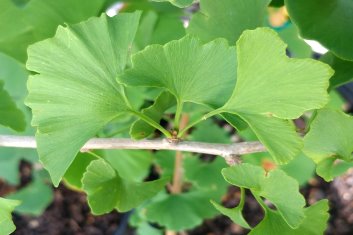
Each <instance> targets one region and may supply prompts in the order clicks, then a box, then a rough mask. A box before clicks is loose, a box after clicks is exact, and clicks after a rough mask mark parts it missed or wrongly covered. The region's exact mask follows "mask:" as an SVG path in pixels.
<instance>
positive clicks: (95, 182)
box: [82, 159, 169, 215]
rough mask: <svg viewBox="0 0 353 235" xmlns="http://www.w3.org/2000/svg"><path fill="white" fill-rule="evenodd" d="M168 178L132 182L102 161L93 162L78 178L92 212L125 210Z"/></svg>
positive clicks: (135, 204) (134, 205)
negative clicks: (81, 177) (81, 176)
mask: <svg viewBox="0 0 353 235" xmlns="http://www.w3.org/2000/svg"><path fill="white" fill-rule="evenodd" d="M168 180H169V179H167V178H165V179H159V180H155V181H150V182H143V183H136V182H132V181H127V180H125V179H123V178H121V177H120V176H119V173H118V172H117V171H115V170H114V169H113V168H112V167H111V166H110V165H109V164H108V163H107V162H106V161H105V160H103V159H100V160H96V161H93V162H92V163H91V164H90V165H89V166H88V168H87V172H86V173H85V174H84V176H83V179H82V184H83V189H84V191H85V192H86V193H87V195H88V204H89V205H90V207H91V210H92V213H93V214H95V215H101V214H104V213H108V212H110V211H112V210H113V209H114V208H115V209H117V210H118V211H120V212H126V211H129V210H131V209H133V208H135V207H137V206H139V205H140V204H141V203H142V202H144V201H145V200H147V199H149V198H151V197H153V196H154V195H156V194H157V193H158V192H160V191H161V190H162V189H163V188H164V186H165V184H166V183H167V182H168Z"/></svg>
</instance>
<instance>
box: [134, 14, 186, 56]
mask: <svg viewBox="0 0 353 235" xmlns="http://www.w3.org/2000/svg"><path fill="white" fill-rule="evenodd" d="M184 35H185V29H184V26H183V22H182V20H181V16H180V14H179V13H177V14H175V13H164V14H163V13H157V12H155V11H152V10H151V11H146V12H145V13H144V14H143V15H142V19H141V22H140V25H139V28H138V31H137V33H136V38H135V43H136V45H137V47H138V49H143V48H145V47H146V46H148V45H149V44H165V43H167V42H169V41H172V40H176V39H179V38H182V37H183V36H184Z"/></svg>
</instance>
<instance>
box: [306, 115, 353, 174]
mask: <svg viewBox="0 0 353 235" xmlns="http://www.w3.org/2000/svg"><path fill="white" fill-rule="evenodd" d="M338 124H339V125H338ZM304 152H305V154H306V155H307V156H309V157H310V158H311V159H313V161H314V162H315V163H316V164H318V165H317V169H316V171H317V173H318V174H319V175H320V176H322V177H323V178H324V179H325V180H327V181H329V180H332V179H333V177H334V176H336V175H337V174H340V173H342V168H341V170H339V169H338V170H339V171H336V170H335V168H337V167H339V166H337V161H338V159H339V160H342V161H343V162H346V163H345V165H346V167H344V170H346V169H347V168H348V167H350V166H351V165H352V164H349V162H350V163H351V162H352V160H353V155H352V152H353V118H352V117H351V116H349V115H347V114H345V113H343V112H341V111H336V110H330V109H322V110H319V111H318V113H317V115H316V117H315V119H314V120H313V121H312V123H311V126H310V131H309V133H308V134H307V135H306V136H305V137H304ZM338 162H339V161H338ZM341 164H342V163H341ZM334 172H336V173H334Z"/></svg>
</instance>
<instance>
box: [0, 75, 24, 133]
mask: <svg viewBox="0 0 353 235" xmlns="http://www.w3.org/2000/svg"><path fill="white" fill-rule="evenodd" d="M0 100H1V102H0V124H1V125H4V126H7V127H10V128H12V129H14V130H16V131H24V130H25V128H26V122H25V117H24V115H23V113H22V112H21V110H19V109H18V108H17V106H16V103H15V102H14V101H13V100H12V98H11V96H10V95H9V93H7V91H5V90H4V82H3V81H1V80H0Z"/></svg>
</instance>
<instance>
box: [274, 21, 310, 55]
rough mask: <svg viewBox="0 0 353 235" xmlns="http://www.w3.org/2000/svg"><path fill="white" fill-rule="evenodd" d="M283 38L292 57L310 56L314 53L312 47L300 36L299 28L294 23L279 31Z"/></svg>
mask: <svg viewBox="0 0 353 235" xmlns="http://www.w3.org/2000/svg"><path fill="white" fill-rule="evenodd" d="M277 32H278V34H279V36H280V37H281V39H282V40H283V41H284V42H285V43H286V44H288V50H289V52H290V56H291V57H295V58H310V57H311V55H312V54H313V52H312V50H311V47H310V46H309V45H308V44H307V43H306V42H305V41H304V40H303V39H302V38H300V37H299V33H298V29H297V27H296V26H295V25H294V24H289V25H288V26H286V27H284V28H283V29H279V30H278V31H277Z"/></svg>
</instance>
